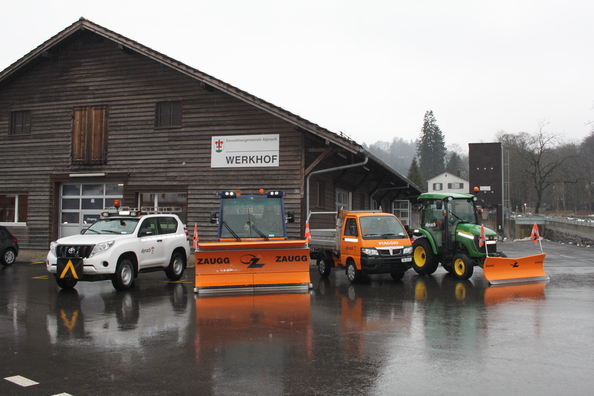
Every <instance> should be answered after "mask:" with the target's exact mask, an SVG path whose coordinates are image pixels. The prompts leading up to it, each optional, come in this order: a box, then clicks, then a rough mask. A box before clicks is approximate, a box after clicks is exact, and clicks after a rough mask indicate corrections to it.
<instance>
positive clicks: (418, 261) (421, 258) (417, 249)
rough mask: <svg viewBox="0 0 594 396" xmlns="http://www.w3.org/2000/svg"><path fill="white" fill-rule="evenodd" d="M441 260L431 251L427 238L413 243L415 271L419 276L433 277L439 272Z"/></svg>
mask: <svg viewBox="0 0 594 396" xmlns="http://www.w3.org/2000/svg"><path fill="white" fill-rule="evenodd" d="M438 265H439V260H438V258H437V255H435V254H434V253H433V250H431V243H429V241H428V240H427V238H419V239H417V240H415V241H414V242H413V269H414V270H415V272H416V273H417V274H419V275H431V274H432V273H434V272H435V271H436V270H437V266H438Z"/></svg>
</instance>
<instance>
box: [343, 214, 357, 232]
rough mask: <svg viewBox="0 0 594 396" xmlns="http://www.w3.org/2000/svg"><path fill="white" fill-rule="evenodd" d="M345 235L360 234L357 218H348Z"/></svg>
mask: <svg viewBox="0 0 594 396" xmlns="http://www.w3.org/2000/svg"><path fill="white" fill-rule="evenodd" d="M344 235H345V236H359V230H357V220H356V219H353V218H350V219H347V221H346V223H345V225H344Z"/></svg>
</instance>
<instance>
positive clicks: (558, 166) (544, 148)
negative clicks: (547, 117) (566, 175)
mask: <svg viewBox="0 0 594 396" xmlns="http://www.w3.org/2000/svg"><path fill="white" fill-rule="evenodd" d="M545 126H546V123H544V122H540V123H539V128H538V131H537V132H536V133H535V134H533V135H530V134H528V133H526V132H521V133H519V134H517V135H508V134H504V135H501V136H500V137H499V138H500V141H501V142H502V143H504V145H505V146H506V148H507V149H508V150H510V156H512V157H513V158H514V159H515V160H512V161H514V162H512V169H510V172H514V173H515V172H517V173H521V174H522V175H523V176H525V178H520V180H519V183H522V182H527V183H529V184H530V187H531V189H532V190H533V192H534V197H533V198H534V200H535V201H536V206H535V210H534V211H535V213H539V211H540V207H541V204H542V200H543V194H544V192H545V191H546V190H547V189H548V188H549V187H550V186H552V185H553V184H555V183H556V182H557V181H558V180H560V177H561V175H562V172H561V171H562V170H563V167H564V166H565V164H566V163H567V162H568V160H569V159H570V158H574V157H575V156H576V153H575V151H574V150H567V151H564V152H561V151H560V150H558V149H559V147H560V146H561V139H560V138H559V137H558V136H557V135H556V134H554V133H548V132H545V131H544V127H545ZM522 179H523V180H522ZM571 181H574V180H571ZM513 188H514V187H513V185H512V189H513ZM526 198H528V197H526Z"/></svg>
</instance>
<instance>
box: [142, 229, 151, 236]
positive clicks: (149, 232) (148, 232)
mask: <svg viewBox="0 0 594 396" xmlns="http://www.w3.org/2000/svg"><path fill="white" fill-rule="evenodd" d="M139 235H140V236H146V235H153V230H152V229H150V228H143V229H142V230H140V234H139Z"/></svg>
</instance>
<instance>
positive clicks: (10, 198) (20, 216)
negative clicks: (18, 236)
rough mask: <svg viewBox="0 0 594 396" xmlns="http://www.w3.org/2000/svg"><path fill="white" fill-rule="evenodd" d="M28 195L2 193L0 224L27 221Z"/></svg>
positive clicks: (0, 198)
mask: <svg viewBox="0 0 594 396" xmlns="http://www.w3.org/2000/svg"><path fill="white" fill-rule="evenodd" d="M27 207H28V197H27V195H16V194H15V195H0V224H3V223H25V222H26V221H27Z"/></svg>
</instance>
